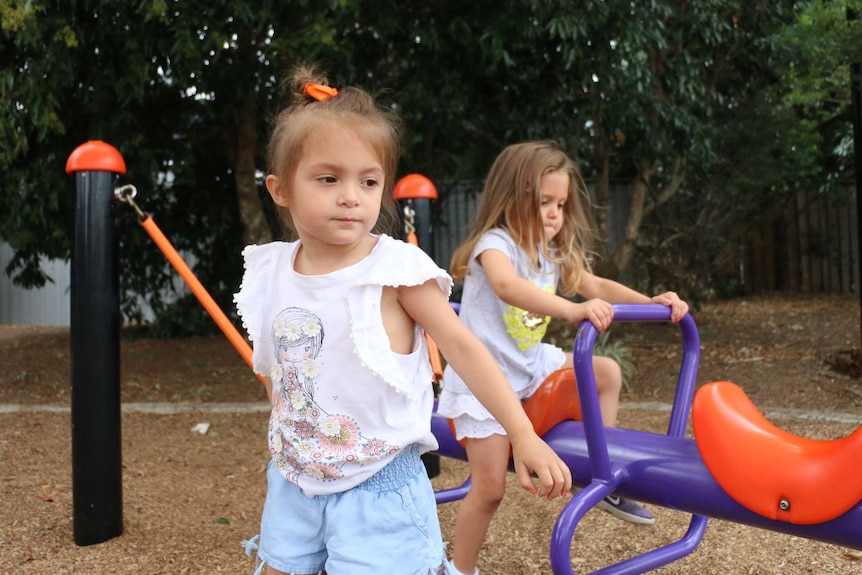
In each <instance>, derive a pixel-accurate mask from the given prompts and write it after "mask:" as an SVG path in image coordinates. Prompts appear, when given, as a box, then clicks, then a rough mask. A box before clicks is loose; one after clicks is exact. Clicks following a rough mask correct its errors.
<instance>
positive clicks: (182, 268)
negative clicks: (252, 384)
mask: <svg viewBox="0 0 862 575" xmlns="http://www.w3.org/2000/svg"><path fill="white" fill-rule="evenodd" d="M139 223H140V224H141V226H142V227H143V228H144V229H145V230H147V233H148V234H149V235H150V237H151V238H152V239H153V242H155V244H156V245H157V246H158V247H159V249H160V250H162V253H163V254H165V257H166V258H167V259H168V261H169V262H170V264H171V265H172V266H174V269H175V270H177V272H178V273H179V274H180V276H181V277H182V278H183V281H185V282H186V285H187V286H189V289H190V290H192V293H193V294H194V295H195V297H197V298H198V301H200V302H201V305H203V306H204V309H205V310H206V311H207V313H209V314H210V317H212V318H213V320H214V321H215V322H216V325H218V327H219V329H221V330H222V333H224V334H225V336H227V339H228V341H230V342H231V344H233V346H234V348H236V350H237V351H238V352H239V354H240V355H241V356H242V358H243V359H244V360H245V362H246V363H247V364H248V365H249V367H252V360H251V354H252V350H251V346H250V345H249V344H248V342H247V341H246V339H245V338H244V337H243V336H242V335H241V334H240V333H239V331H237V329H236V327H234V325H233V323H231V321H230V320H229V319H228V318H227V316H226V315H225V314H224V312H223V311H222V310H221V308H219V306H218V304H217V303H216V302H215V300H214V299H213V298H212V296H210V294H209V293H208V292H207V290H206V288H204V286H203V284H201V282H200V281H199V280H198V278H197V277H195V274H194V273H193V272H192V270H191V269H190V268H189V266H188V265H186V262H185V261H183V258H182V257H181V256H180V254H179V253H177V250H176V249H174V246H172V245H171V242H170V241H168V238H166V237H165V235H164V234H163V233H162V231H161V230H160V229H159V226H157V225H156V223H155V222H154V221H153V218H152V217H150V215H149V214H145V216H144V217H143V218H141V219H140V222H139ZM258 378H260V380H261V381H264V378H263V376H261V375H258ZM265 383H266V382H265V381H264V384H265Z"/></svg>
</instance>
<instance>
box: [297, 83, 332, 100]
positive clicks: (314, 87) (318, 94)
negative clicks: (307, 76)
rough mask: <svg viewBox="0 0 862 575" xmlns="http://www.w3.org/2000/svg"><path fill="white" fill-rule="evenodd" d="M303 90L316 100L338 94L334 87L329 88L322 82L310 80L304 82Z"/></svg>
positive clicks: (326, 98)
mask: <svg viewBox="0 0 862 575" xmlns="http://www.w3.org/2000/svg"><path fill="white" fill-rule="evenodd" d="M303 91H304V92H305V93H306V94H308V95H309V96H311V97H312V98H314V99H315V100H317V101H318V102H322V101H324V100H328V99H329V98H331V97H333V96H335V95H336V94H338V90H336V89H335V88H331V87H330V86H324V85H323V84H314V83H312V82H309V83H308V84H306V85H305V89H304V90H303Z"/></svg>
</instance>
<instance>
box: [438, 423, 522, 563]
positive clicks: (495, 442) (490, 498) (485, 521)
mask: <svg viewBox="0 0 862 575" xmlns="http://www.w3.org/2000/svg"><path fill="white" fill-rule="evenodd" d="M465 443H466V449H467V461H469V463H470V476H471V479H472V484H471V486H470V491H469V492H468V493H467V496H466V497H464V499H463V501H461V505H460V506H459V507H458V513H457V515H456V516H455V532H454V539H455V544H454V546H453V550H452V563H453V564H454V565H455V568H456V569H458V571H460V572H461V573H473V572H474V571H475V570H476V562H477V561H478V560H479V551H480V550H481V549H482V543H483V542H484V540H485V534H486V533H487V532H488V526H489V525H490V524H491V519H492V518H493V517H494V513H495V512H496V511H497V507H499V506H500V502H501V501H502V500H503V494H504V493H505V490H506V472H507V471H508V468H509V438H508V437H506V436H505V435H491V436H490V437H484V438H481V439H474V438H467V439H466V441H465Z"/></svg>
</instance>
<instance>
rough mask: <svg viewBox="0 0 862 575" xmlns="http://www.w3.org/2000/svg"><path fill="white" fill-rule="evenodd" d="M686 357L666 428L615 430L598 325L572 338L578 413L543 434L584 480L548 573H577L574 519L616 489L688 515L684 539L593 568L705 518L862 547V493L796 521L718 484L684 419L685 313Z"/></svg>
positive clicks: (446, 493) (688, 324)
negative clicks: (602, 390)
mask: <svg viewBox="0 0 862 575" xmlns="http://www.w3.org/2000/svg"><path fill="white" fill-rule="evenodd" d="M669 320H670V309H669V308H667V307H665V306H661V305H657V304H649V305H615V306H614V321H669ZM679 326H680V330H681V332H682V339H683V357H682V363H681V366H680V372H679V376H678V379H677V389H676V395H675V398H674V404H673V407H672V410H671V415H670V420H669V423H668V429H667V434H666V435H662V434H656V433H648V432H643V431H635V430H627V429H615V428H608V427H604V426H603V425H602V424H601V414H600V411H599V402H598V395H597V393H596V386H595V375H594V373H593V368H592V361H591V358H592V352H593V347H594V345H595V341H596V337H597V335H598V331H597V330H596V329H595V327H594V326H593V325H592V324H591V323H589V322H584V323H583V324H582V325H581V327H580V329H579V330H578V332H577V335H576V337H575V345H574V354H575V376H576V378H577V381H578V395H579V398H580V402H581V410H582V413H583V418H584V421H583V423H581V422H576V421H564V422H562V423H560V424H559V425H557V426H556V427H554V428H553V429H551V430H550V431H549V432H548V433H547V434H545V437H544V439H545V441H546V442H547V443H548V444H549V445H550V446H551V447H552V448H553V449H554V450H555V451H556V452H557V453H558V454H559V455H560V457H561V458H562V459H563V460H564V461H565V462H566V464H567V465H568V466H569V468H570V469H571V471H572V478H573V482H574V484H575V485H577V486H579V487H583V489H582V490H581V491H579V492H578V493H576V494H575V495H574V496H573V497H572V499H571V500H570V501H569V502H568V503H567V504H566V506H565V507H564V508H563V510H562V512H561V513H560V516H559V517H558V518H557V522H556V524H555V526H554V531H553V534H552V536H551V545H550V547H551V548H550V554H551V568H552V570H553V572H554V574H555V575H574V572H573V571H572V568H571V542H572V538H573V537H574V532H575V529H576V528H577V525H578V522H579V521H580V520H581V518H582V517H583V516H584V514H586V512H587V511H589V510H590V509H592V508H593V506H594V505H595V504H596V503H598V502H599V501H600V500H601V499H602V498H603V497H604V496H605V495H608V494H609V493H617V494H619V495H622V496H624V497H630V498H632V499H636V500H638V501H643V502H645V503H651V504H654V505H660V506H662V507H666V508H668V509H674V510H677V511H683V512H687V513H690V514H692V519H691V523H690V525H689V528H688V531H687V532H686V533H685V534H684V535H683V537H682V538H681V539H679V540H678V541H675V542H673V543H670V544H668V545H665V546H663V547H659V548H657V549H653V550H652V551H648V552H646V553H643V554H641V555H638V556H635V557H632V558H629V559H626V560H624V561H621V562H619V563H616V564H614V565H610V566H608V567H605V568H603V569H600V570H598V571H594V572H593V575H634V574H640V573H645V572H647V571H650V570H652V569H656V568H658V567H660V566H662V565H666V564H668V563H670V562H672V561H675V560H677V559H680V558H681V557H684V556H685V555H688V554H689V553H691V552H692V551H694V549H695V548H697V546H698V544H699V543H700V541H701V539H702V538H703V535H704V533H705V531H706V526H707V521H708V520H707V518H708V517H711V518H716V519H723V520H727V521H732V522H735V523H742V524H745V525H751V526H754V527H759V528H762V529H767V530H770V531H777V532H781V533H787V534H790V535H796V536H798V537H804V538H806V539H814V540H818V541H824V542H827V543H834V544H837V545H843V546H846V547H850V548H853V549H860V550H862V537H860V535H859V534H860V532H862V502H860V503H859V504H857V505H856V506H855V507H853V508H852V509H850V510H849V511H847V512H846V513H844V514H843V515H841V516H839V517H836V518H835V519H832V520H830V521H827V522H824V523H818V524H814V525H795V524H792V523H787V522H784V521H776V520H772V519H768V518H766V517H763V516H761V515H758V514H756V513H753V512H752V511H749V510H748V509H746V508H745V507H743V506H742V505H740V504H739V503H737V502H736V501H734V500H733V499H731V497H730V496H729V495H728V494H727V493H726V492H725V491H724V490H723V489H722V488H721V487H720V486H719V485H718V483H716V481H715V479H713V477H712V475H711V474H710V473H709V471H708V470H707V469H706V466H705V465H704V463H703V459H702V458H701V456H700V453H699V451H698V448H697V445H696V443H695V441H694V440H693V439H690V438H686V437H685V432H686V425H687V422H688V418H689V415H690V410H691V402H692V398H693V396H694V388H695V383H696V382H695V380H696V377H697V368H698V363H699V361H700V337H699V335H698V332H697V327H696V325H695V323H694V320H693V319H692V317H691V316H690V315H687V316H686V317H685V318H683V320H682V321H681V322H680V323H679ZM431 429H432V431H433V432H434V435H435V436H436V437H437V440H438V441H439V443H440V448H439V450H438V453H440V455H444V456H446V457H452V458H455V459H461V460H464V461H466V459H467V454H466V452H465V451H464V448H463V447H462V446H461V445H460V444H459V443H458V442H457V441H456V440H455V438H454V436H453V435H452V432H451V430H450V428H449V424H448V422H447V421H446V420H445V419H444V418H442V417H438V416H437V415H434V417H432V420H431ZM469 483H470V480H469V479H468V480H467V482H465V483H464V484H463V485H461V486H458V487H454V488H451V489H443V490H440V491H438V492H437V494H436V495H437V502H438V503H446V502H449V501H455V500H457V499H460V498H462V497H464V496H465V495H466V494H467V492H468V491H469V488H470V485H469Z"/></svg>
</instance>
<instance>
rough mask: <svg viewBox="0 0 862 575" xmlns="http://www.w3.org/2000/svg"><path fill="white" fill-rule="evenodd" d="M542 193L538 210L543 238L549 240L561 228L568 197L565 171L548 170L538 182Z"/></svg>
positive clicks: (567, 177)
mask: <svg viewBox="0 0 862 575" xmlns="http://www.w3.org/2000/svg"><path fill="white" fill-rule="evenodd" d="M539 189H540V190H541V193H542V198H541V206H540V208H539V209H540V211H541V214H542V226H543V228H544V230H545V240H546V241H551V240H552V239H554V237H556V235H557V234H558V233H560V230H561V229H562V228H563V222H564V221H565V217H564V209H565V206H566V200H568V198H569V175H568V174H567V173H566V172H562V171H561V172H548V173H547V174H545V175H544V176H542V178H541V181H540V183H539Z"/></svg>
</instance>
